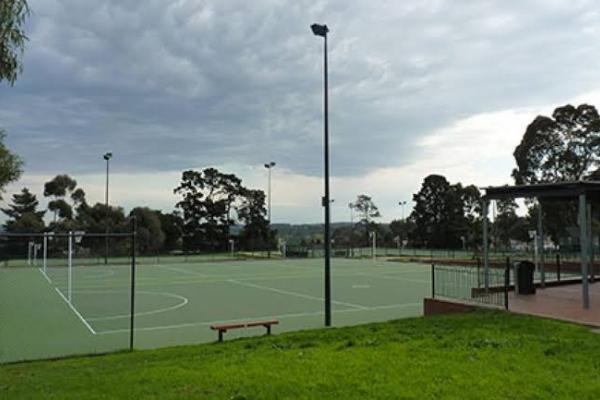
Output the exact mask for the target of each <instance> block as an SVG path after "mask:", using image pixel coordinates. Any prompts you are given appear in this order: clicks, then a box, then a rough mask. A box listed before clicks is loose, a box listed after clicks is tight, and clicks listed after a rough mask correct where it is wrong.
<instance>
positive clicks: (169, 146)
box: [0, 0, 600, 222]
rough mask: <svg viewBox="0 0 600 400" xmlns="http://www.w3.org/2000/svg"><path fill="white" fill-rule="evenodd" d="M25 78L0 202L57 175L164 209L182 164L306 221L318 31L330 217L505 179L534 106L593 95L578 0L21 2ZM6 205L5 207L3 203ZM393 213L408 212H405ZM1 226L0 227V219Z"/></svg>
mask: <svg viewBox="0 0 600 400" xmlns="http://www.w3.org/2000/svg"><path fill="white" fill-rule="evenodd" d="M30 6H31V8H32V15H31V18H30V21H29V24H28V34H29V38H30V40H29V43H28V45H27V48H26V53H25V57H24V64H25V70H24V73H23V75H22V76H21V77H20V79H19V80H18V82H17V83H16V85H15V86H14V87H9V86H7V85H6V84H2V85H1V86H0V126H1V127H2V128H4V129H5V130H6V131H7V134H8V145H9V147H10V148H11V149H13V150H14V151H16V152H17V153H18V154H20V155H21V156H22V157H23V158H24V160H25V163H26V164H25V174H24V176H23V178H22V179H21V180H20V181H19V182H18V183H16V184H13V185H11V186H10V187H9V193H11V192H15V191H18V190H20V189H21V188H22V187H23V186H28V187H30V188H31V189H32V191H34V192H36V193H40V194H41V192H42V190H43V182H45V181H47V180H48V179H49V178H51V177H52V176H54V175H56V174H59V173H68V174H70V175H72V176H73V177H74V178H75V179H77V181H78V182H79V183H80V184H81V186H82V187H83V188H84V189H85V190H86V192H87V193H88V200H89V201H90V202H96V201H103V184H104V181H103V179H104V178H103V171H104V161H103V160H102V154H103V153H104V152H106V151H112V152H113V153H114V159H113V161H112V175H111V203H113V204H118V205H121V206H124V207H125V208H126V209H129V208H130V207H132V206H134V205H147V206H150V207H154V208H159V209H162V210H164V211H170V210H172V209H173V206H174V203H175V202H176V200H177V199H176V197H174V195H173V193H172V189H173V188H174V187H175V186H177V183H178V180H179V178H180V175H181V171H182V170H184V169H200V168H203V167H207V166H216V167H218V168H222V169H223V170H225V171H226V172H232V173H235V174H237V175H239V176H240V177H242V178H243V180H244V182H245V183H246V184H247V185H248V186H252V187H257V188H263V189H264V188H265V187H266V182H267V173H266V170H265V168H264V167H263V164H264V163H265V162H267V161H270V160H273V161H275V162H277V166H276V167H275V169H274V170H273V220H274V221H275V222H318V221H320V220H322V208H321V207H320V197H321V196H322V179H321V173H322V172H321V171H322V169H323V162H322V89H323V88H322V44H323V43H322V39H320V38H317V37H314V36H313V35H312V34H311V32H310V28H309V26H310V24H311V23H313V22H321V23H327V24H328V26H329V28H330V36H329V45H330V113H331V125H330V126H331V128H330V130H331V140H332V147H331V160H332V161H331V171H332V174H333V176H334V178H333V182H332V197H333V198H334V199H335V203H334V209H333V220H335V221H340V220H348V219H349V212H348V208H347V204H348V202H349V201H351V200H353V199H354V198H355V197H356V195H358V194H360V193H366V194H369V195H371V196H372V197H373V199H374V200H375V202H376V204H377V205H379V206H380V208H381V210H382V214H383V220H384V221H389V220H391V219H393V218H398V217H400V216H401V209H400V208H399V206H398V205H397V203H398V201H400V200H410V199H411V195H412V193H414V192H415V191H417V190H418V189H419V186H420V183H421V181H422V180H423V178H424V177H425V176H427V175H428V174H431V173H440V174H444V175H446V176H447V177H448V178H449V180H450V181H451V182H453V183H454V182H457V181H461V182H463V183H464V184H471V183H473V184H476V185H479V186H484V185H488V184H504V183H509V182H510V172H511V169H512V168H513V166H514V161H513V158H512V151H513V149H514V147H515V146H516V145H517V144H518V143H519V141H520V138H521V136H522V135H523V132H524V131H525V128H526V126H527V124H528V123H529V122H531V121H532V120H533V118H534V117H535V116H536V115H537V114H540V113H542V114H546V115H548V114H551V112H552V110H553V109H554V108H555V107H557V106H561V105H564V104H566V103H573V104H576V103H577V104H579V103H581V102H589V103H592V104H595V105H598V104H599V103H600V40H599V39H600V13H599V11H598V7H597V6H598V4H597V2H594V1H578V0H569V1H554V0H539V1H506V0H498V1H456V0H447V1H444V0H437V1H424V0H415V1H408V0H405V1H349V0H340V1H318V0H313V1H300V0H295V1H282V0H252V1H247V0H243V1H242V0H240V1H233V0H232V1H228V0H218V1H217V0H213V1H202V0H178V1H174V0H144V1H139V0H110V1H109V0H102V1H98V0H30ZM8 198H9V196H5V200H6V199H8ZM405 212H406V214H408V212H409V208H406V210H405ZM0 218H1V217H0Z"/></svg>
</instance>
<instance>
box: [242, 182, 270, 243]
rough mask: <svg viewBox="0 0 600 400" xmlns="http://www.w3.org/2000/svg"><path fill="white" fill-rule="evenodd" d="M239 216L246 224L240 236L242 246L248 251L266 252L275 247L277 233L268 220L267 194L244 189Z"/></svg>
mask: <svg viewBox="0 0 600 400" xmlns="http://www.w3.org/2000/svg"><path fill="white" fill-rule="evenodd" d="M237 213H238V216H239V218H240V220H241V221H243V222H244V228H243V229H242V231H241V232H240V234H239V241H240V246H241V247H242V248H244V249H246V250H266V249H271V248H273V247H274V246H275V232H273V231H272V230H271V228H270V226H269V221H268V220H267V218H266V215H267V209H266V207H265V192H263V191H262V190H252V189H244V190H243V191H242V200H241V204H240V205H239V207H238V209H237Z"/></svg>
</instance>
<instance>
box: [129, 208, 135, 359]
mask: <svg viewBox="0 0 600 400" xmlns="http://www.w3.org/2000/svg"><path fill="white" fill-rule="evenodd" d="M136 230H137V221H136V217H135V215H134V216H133V218H132V219H131V293H130V301H129V306H130V308H131V309H130V310H129V313H130V321H129V323H130V326H129V351H133V337H134V328H135V323H134V318H135V246H136V243H135V242H136V240H135V236H136Z"/></svg>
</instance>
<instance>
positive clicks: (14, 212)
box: [2, 188, 45, 232]
mask: <svg viewBox="0 0 600 400" xmlns="http://www.w3.org/2000/svg"><path fill="white" fill-rule="evenodd" d="M38 205H39V201H38V200H37V197H36V196H35V195H34V194H32V193H31V192H30V191H29V189H27V188H24V189H23V190H21V193H20V194H19V193H17V194H14V195H13V196H12V204H10V205H9V207H8V208H3V209H2V212H3V213H4V214H6V215H7V216H8V217H9V220H8V221H6V223H5V225H4V227H5V229H6V230H7V231H8V232H42V231H43V230H44V221H43V219H42V218H43V217H44V214H45V211H37V207H38Z"/></svg>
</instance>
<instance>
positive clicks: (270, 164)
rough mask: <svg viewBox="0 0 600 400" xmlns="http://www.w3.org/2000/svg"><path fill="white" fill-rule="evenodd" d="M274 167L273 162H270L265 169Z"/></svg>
mask: <svg viewBox="0 0 600 400" xmlns="http://www.w3.org/2000/svg"><path fill="white" fill-rule="evenodd" d="M274 166H275V163H274V162H273V161H271V162H270V163H267V164H265V168H267V169H270V168H273V167H274Z"/></svg>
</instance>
